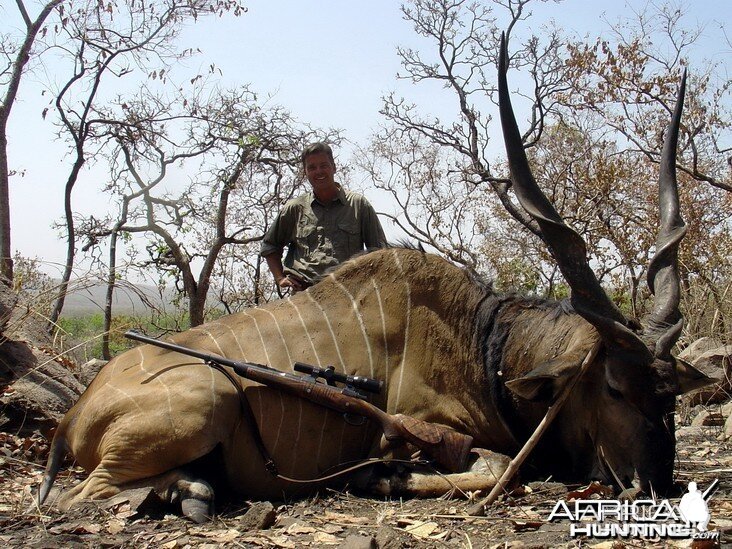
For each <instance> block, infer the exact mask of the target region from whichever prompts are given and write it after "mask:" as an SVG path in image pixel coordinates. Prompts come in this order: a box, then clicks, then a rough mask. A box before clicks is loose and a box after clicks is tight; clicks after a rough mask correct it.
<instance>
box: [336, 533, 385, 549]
mask: <svg viewBox="0 0 732 549" xmlns="http://www.w3.org/2000/svg"><path fill="white" fill-rule="evenodd" d="M338 548H339V549H376V540H375V539H374V538H373V537H369V536H359V535H356V534H351V535H350V536H348V537H347V538H346V539H345V540H344V541H343V543H341V544H340V545H339V546H338Z"/></svg>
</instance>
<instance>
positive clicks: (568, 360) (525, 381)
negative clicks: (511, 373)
mask: <svg viewBox="0 0 732 549" xmlns="http://www.w3.org/2000/svg"><path fill="white" fill-rule="evenodd" d="M586 354H587V353H586V352H581V351H570V352H567V353H564V354H561V355H559V356H558V357H556V358H553V359H551V360H548V361H547V362H544V363H542V364H541V365H539V366H537V367H536V368H534V369H533V370H531V371H530V372H529V373H528V374H526V375H525V376H523V377H518V378H516V379H512V380H511V381H508V382H506V387H508V388H509V389H510V391H511V392H512V393H514V394H515V395H517V396H519V397H521V398H523V399H526V400H534V401H541V400H554V399H555V398H556V396H557V395H558V394H559V393H560V392H561V390H562V389H563V388H564V385H565V384H566V383H567V381H569V380H570V379H571V378H572V375H573V374H574V373H575V372H576V371H577V369H578V368H579V367H580V366H581V365H582V361H583V360H584V358H585V355H586Z"/></svg>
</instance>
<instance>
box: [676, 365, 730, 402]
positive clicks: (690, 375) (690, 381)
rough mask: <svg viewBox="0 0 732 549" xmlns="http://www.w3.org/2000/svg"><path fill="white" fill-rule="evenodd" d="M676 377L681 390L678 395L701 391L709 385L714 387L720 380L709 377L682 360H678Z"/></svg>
mask: <svg viewBox="0 0 732 549" xmlns="http://www.w3.org/2000/svg"><path fill="white" fill-rule="evenodd" d="M675 362H676V375H677V376H678V379H679V390H678V392H677V393H676V394H677V395H683V394H684V393H688V392H689V391H694V390H696V389H701V388H702V387H706V386H707V385H713V384H714V383H717V382H718V381H719V380H718V379H714V378H713V377H709V376H708V375H707V374H705V373H704V372H702V371H701V370H699V369H697V368H694V366H692V365H691V364H689V363H688V362H686V361H685V360H682V359H680V358H677V359H676V361H675Z"/></svg>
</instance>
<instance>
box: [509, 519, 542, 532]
mask: <svg viewBox="0 0 732 549" xmlns="http://www.w3.org/2000/svg"><path fill="white" fill-rule="evenodd" d="M512 522H513V531H514V532H529V531H532V530H538V529H539V528H541V527H542V526H543V525H544V522H542V521H540V520H528V521H524V520H514V521H512Z"/></svg>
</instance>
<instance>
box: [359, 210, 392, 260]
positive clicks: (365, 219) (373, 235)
mask: <svg viewBox="0 0 732 549" xmlns="http://www.w3.org/2000/svg"><path fill="white" fill-rule="evenodd" d="M361 231H362V232H361V234H362V235H363V243H364V246H366V249H367V250H369V249H372V248H386V246H387V244H386V236H384V229H383V228H382V226H381V222H380V221H379V217H378V216H377V215H376V210H374V207H373V206H372V205H371V204H370V203H369V202H368V200H365V199H364V201H363V206H362V211H361Z"/></svg>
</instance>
